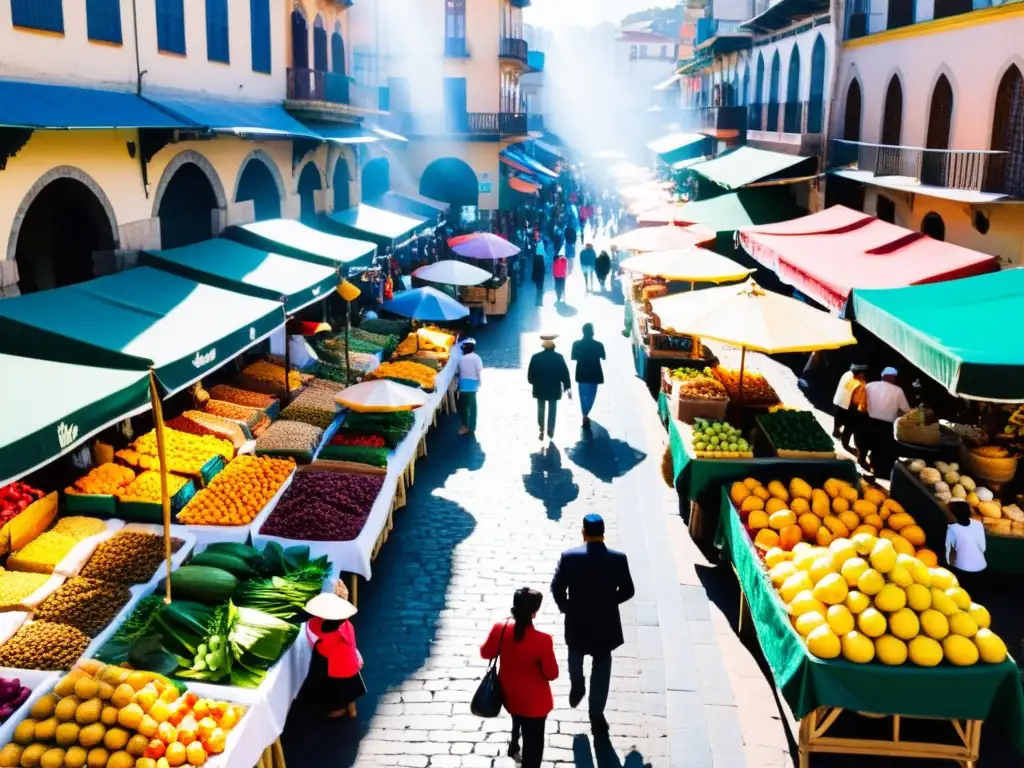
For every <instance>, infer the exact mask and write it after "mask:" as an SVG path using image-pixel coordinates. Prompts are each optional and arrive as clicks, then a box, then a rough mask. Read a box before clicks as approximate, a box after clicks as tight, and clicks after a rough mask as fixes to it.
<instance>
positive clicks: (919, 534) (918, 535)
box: [900, 525, 925, 547]
mask: <svg viewBox="0 0 1024 768" xmlns="http://www.w3.org/2000/svg"><path fill="white" fill-rule="evenodd" d="M900 536H902V537H903V538H904V539H906V540H907V541H909V542H910V543H911V544H913V545H914V546H915V547H923V546H924V543H925V535H924V529H923V528H921V526H919V525H908V526H907V527H906V528H903V529H902V530H900Z"/></svg>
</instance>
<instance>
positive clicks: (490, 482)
mask: <svg viewBox="0 0 1024 768" xmlns="http://www.w3.org/2000/svg"><path fill="white" fill-rule="evenodd" d="M549 282H550V281H549ZM534 296H535V294H534V290H533V287H532V286H531V285H529V284H526V285H525V288H524V290H523V292H522V293H521V296H520V300H519V301H518V302H517V303H516V304H514V305H513V307H512V310H511V312H510V313H509V315H508V316H507V317H506V318H504V319H503V320H498V321H495V320H492V321H491V323H489V324H488V326H487V327H486V328H484V329H481V331H480V333H478V334H477V339H478V342H479V351H480V353H481V355H482V356H483V359H484V363H485V366H486V367H485V371H484V379H483V388H482V390H481V393H480V397H479V401H480V424H479V429H478V442H477V441H473V440H471V439H468V438H462V437H460V436H458V434H457V428H458V423H457V419H456V418H455V417H454V416H449V417H443V418H441V420H440V422H439V425H438V428H437V429H436V430H435V431H434V432H433V434H432V435H431V437H430V438H429V443H428V447H429V454H428V456H427V457H426V458H425V459H422V460H421V461H420V463H419V465H418V466H417V475H416V485H415V486H414V487H413V489H412V490H411V492H410V494H409V500H408V505H407V506H406V507H405V508H404V509H402V510H400V511H399V512H398V513H397V515H396V521H395V532H394V533H393V534H392V536H391V538H390V539H389V541H388V542H387V543H386V544H385V546H384V548H383V550H382V552H381V555H380V557H379V558H378V560H377V561H376V563H375V564H374V576H373V579H372V580H371V581H370V582H369V583H367V584H365V585H364V586H363V587H362V589H361V590H360V612H359V615H358V616H357V617H356V619H355V620H354V622H355V625H356V631H357V635H358V641H359V647H360V650H361V652H362V654H363V656H364V658H365V661H366V666H365V669H364V677H365V680H366V684H367V687H368V689H369V692H368V694H367V695H366V696H364V697H363V698H362V699H361V700H360V702H359V717H358V719H357V720H356V721H354V722H352V721H345V722H338V721H331V722H329V723H325V722H322V721H318V720H316V719H314V718H312V717H311V716H309V715H308V714H306V713H303V712H302V711H300V710H298V709H296V710H295V711H293V713H292V715H291V717H290V720H289V724H288V728H287V730H286V732H285V737H284V743H285V749H286V754H287V757H288V762H289V764H290V765H292V766H293V768H294V767H295V766H299V767H300V768H306V767H307V766H332V768H333V767H334V766H338V767H339V768H340V767H344V766H359V768H364V767H365V768H373V766H409V767H410V768H425V767H426V766H431V767H432V768H478V767H479V768H484V767H487V768H490V767H491V766H494V767H495V768H499V767H502V766H511V765H513V764H512V762H511V761H510V760H509V759H508V758H507V757H504V754H505V750H506V748H507V743H508V729H509V719H508V718H507V717H505V716H503V717H501V718H498V719H496V720H481V719H480V718H477V717H474V716H472V715H471V714H470V712H469V700H470V698H471V696H472V692H473V690H474V689H475V687H476V685H477V683H478V681H479V679H480V676H481V675H482V673H483V670H484V663H483V662H482V661H481V659H480V657H479V646H480V644H481V642H482V641H483V639H484V638H485V636H486V634H487V631H488V630H489V628H490V627H491V625H492V624H493V622H495V621H497V620H500V619H502V618H504V617H506V616H507V615H508V610H509V607H510V604H511V597H512V593H513V592H514V590H515V589H516V588H518V587H520V586H531V587H534V588H537V589H540V590H541V591H543V592H544V593H545V595H546V600H545V603H544V606H543V608H542V610H541V613H540V615H539V616H538V626H539V628H541V629H543V630H544V631H549V632H552V633H553V634H554V636H555V638H556V651H557V653H558V658H559V664H560V667H561V672H562V675H561V677H560V678H559V680H557V681H556V682H555V684H554V689H555V706H556V709H555V711H554V712H553V713H552V714H551V716H550V718H549V720H548V726H547V733H548V735H547V750H546V752H545V765H549V766H559V767H560V768H566V767H567V766H578V767H580V768H583V767H590V768H593V766H598V768H606V767H611V766H624V767H625V768H640V766H644V765H650V766H655V767H657V768H669V767H670V766H671V768H690V767H691V766H692V767H693V768H705V767H707V768H712V766H713V767H714V768H743V767H744V766H748V765H749V766H782V765H786V764H788V761H789V757H788V746H787V743H786V737H785V733H784V731H783V728H782V727H781V726H782V724H781V722H780V720H779V710H778V707H777V705H776V703H775V700H774V697H773V691H772V690H771V688H770V686H769V685H768V683H767V682H766V681H765V678H764V675H763V673H762V672H761V670H760V669H759V668H758V666H757V664H756V662H754V661H753V659H752V657H751V656H750V654H749V653H748V652H747V651H746V650H745V649H744V647H743V646H742V644H741V643H740V642H739V640H738V639H737V637H736V635H735V632H734V630H733V627H732V626H731V625H730V620H733V619H734V618H735V617H734V616H730V617H728V619H727V618H726V617H725V616H724V615H723V614H722V612H721V611H720V610H719V609H718V608H717V607H716V605H715V604H714V603H713V602H712V601H711V600H709V596H708V595H709V592H711V593H712V594H714V592H715V590H724V591H725V592H726V593H727V592H728V589H729V584H728V581H727V580H721V579H719V578H718V576H717V575H715V574H717V572H718V571H720V570H723V569H712V568H711V567H710V565H709V564H708V562H707V561H706V560H705V559H704V557H703V555H702V554H701V553H700V551H699V550H698V549H697V548H696V547H695V546H694V545H693V543H692V541H691V540H690V538H689V536H688V535H687V532H686V529H685V525H684V523H683V521H682V520H681V519H680V517H679V514H678V499H677V497H676V494H675V493H674V491H672V490H671V489H669V488H668V487H666V486H665V484H664V482H663V481H662V479H661V460H662V455H663V452H664V445H665V442H666V438H665V432H664V429H663V428H662V426H661V425H660V423H659V422H658V419H657V414H656V408H655V406H654V403H653V401H652V400H651V398H650V396H649V394H648V393H647V391H646V388H645V386H644V385H643V383H642V382H641V381H640V380H639V379H637V378H636V377H635V375H634V371H633V365H632V358H631V356H630V348H629V344H628V342H627V340H626V339H623V338H622V336H621V329H622V306H621V298H620V297H619V296H618V294H617V292H615V293H613V292H609V293H597V294H590V295H588V294H585V292H584V288H583V284H582V280H581V279H580V277H579V275H578V274H574V275H572V276H571V277H570V280H569V286H568V295H567V302H568V305H566V306H561V307H558V308H556V307H555V306H553V304H552V302H553V295H552V291H551V288H550V285H549V288H548V292H547V295H546V297H545V299H546V300H545V304H544V306H542V307H537V306H536V305H535V302H534ZM586 321H590V322H593V323H594V324H595V326H596V329H597V335H598V338H600V339H602V340H603V341H604V342H605V345H606V348H607V351H608V356H609V360H608V362H607V364H606V366H605V375H606V379H607V383H606V385H605V386H603V387H602V388H601V390H600V392H599V394H598V398H597V404H596V406H595V408H594V411H593V412H592V414H591V416H592V419H593V422H594V426H593V430H592V436H591V437H588V436H586V435H585V434H584V433H583V432H582V431H581V430H580V413H579V408H578V405H577V403H576V401H575V400H574V401H572V402H570V401H567V400H565V399H563V400H562V401H561V403H560V408H559V416H558V427H557V430H556V436H555V439H554V440H553V442H552V444H551V446H550V447H548V448H547V449H546V450H542V444H541V443H540V442H539V441H538V440H537V429H536V421H535V406H534V401H533V400H532V398H531V396H530V391H529V387H528V385H527V383H526V370H525V369H526V365H527V363H528V361H529V357H530V355H532V354H533V353H534V352H535V351H536V350H537V349H539V339H538V333H539V332H540V331H541V330H542V329H543V330H545V331H546V330H549V329H550V330H553V331H555V332H559V333H561V334H562V335H561V338H560V340H559V344H560V347H561V350H562V351H563V352H564V353H565V354H566V355H568V348H569V346H570V344H571V342H572V340H573V339H575V338H577V337H578V336H579V328H580V326H581V325H582V323H583V322H586ZM790 378H792V377H791V376H790ZM588 512H598V513H600V514H602V515H603V516H604V517H605V520H606V522H607V527H608V533H607V538H608V541H609V544H610V546H612V547H614V548H619V549H622V550H624V551H625V552H626V553H627V554H628V555H629V557H630V562H631V566H632V571H633V577H634V580H635V582H636V587H637V594H636V597H635V599H634V600H633V601H631V602H630V603H628V604H626V605H625V606H623V612H622V613H623V620H624V625H625V627H624V629H625V637H626V644H625V645H624V646H623V647H622V648H620V649H619V650H618V651H617V652H616V653H615V655H614V663H613V673H612V674H613V679H612V687H611V697H610V700H609V704H608V710H607V712H606V714H607V718H608V720H609V722H610V723H611V734H610V743H609V741H608V740H604V741H603V742H599V743H597V744H595V743H594V740H593V739H592V737H591V735H590V733H589V723H588V722H587V715H586V708H585V707H583V708H581V709H578V710H574V709H570V708H569V707H568V701H567V698H568V688H569V685H568V676H567V671H566V649H565V646H564V643H563V642H562V637H561V636H562V632H561V617H560V616H559V614H558V612H557V609H556V608H555V606H554V603H553V601H552V600H551V598H550V593H549V589H548V584H549V582H550V578H551V574H552V571H553V569H554V566H555V564H556V562H557V558H558V555H559V553H560V552H561V551H562V550H564V549H566V548H568V547H571V546H575V545H576V544H577V543H578V542H579V540H580V533H579V531H580V524H581V520H582V517H583V516H584V515H585V514H586V513H588ZM709 574H711V575H709ZM718 581H721V582H722V583H721V584H719V583H718ZM732 589H735V586H734V585H733V586H732ZM725 604H729V603H728V595H727V600H726V603H725ZM734 691H736V692H737V693H736V694H734Z"/></svg>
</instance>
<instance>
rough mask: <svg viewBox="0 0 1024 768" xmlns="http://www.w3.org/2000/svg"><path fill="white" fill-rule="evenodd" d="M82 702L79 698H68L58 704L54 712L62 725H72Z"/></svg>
mask: <svg viewBox="0 0 1024 768" xmlns="http://www.w3.org/2000/svg"><path fill="white" fill-rule="evenodd" d="M79 704H81V702H80V701H79V700H78V697H77V696H68V697H66V698H63V699H61V700H60V701H58V702H57V706H56V707H55V708H54V710H53V714H54V715H56V716H57V719H58V720H60V721H61V722H62V723H70V722H71V721H72V720H74V719H75V712H77V711H78V705H79Z"/></svg>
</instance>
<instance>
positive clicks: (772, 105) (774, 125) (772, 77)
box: [765, 50, 782, 132]
mask: <svg viewBox="0 0 1024 768" xmlns="http://www.w3.org/2000/svg"><path fill="white" fill-rule="evenodd" d="M781 68H782V64H781V61H780V59H779V52H778V50H776V51H775V55H774V56H772V68H771V70H770V74H769V75H768V125H767V127H766V128H765V130H766V131H773V132H775V131H778V130H779V75H780V72H779V70H780V69H781Z"/></svg>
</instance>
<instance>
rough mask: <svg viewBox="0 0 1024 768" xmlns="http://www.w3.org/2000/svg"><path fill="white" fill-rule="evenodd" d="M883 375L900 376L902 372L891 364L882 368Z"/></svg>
mask: <svg viewBox="0 0 1024 768" xmlns="http://www.w3.org/2000/svg"><path fill="white" fill-rule="evenodd" d="M882 375H883V376H899V375H900V372H899V371H897V370H896V369H895V368H893V367H892V366H891V365H890V366H888V367H887V368H883V369H882Z"/></svg>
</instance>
